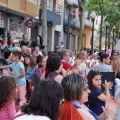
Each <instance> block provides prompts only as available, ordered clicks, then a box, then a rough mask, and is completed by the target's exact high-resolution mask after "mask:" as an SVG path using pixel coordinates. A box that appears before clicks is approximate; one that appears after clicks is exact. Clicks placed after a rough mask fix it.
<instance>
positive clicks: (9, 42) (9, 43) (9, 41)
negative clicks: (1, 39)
mask: <svg viewBox="0 0 120 120" xmlns="http://www.w3.org/2000/svg"><path fill="white" fill-rule="evenodd" d="M11 38H12V36H9V37H8V41H7V44H8V46H10V45H11ZM14 46H15V44H14V43H12V47H14Z"/></svg>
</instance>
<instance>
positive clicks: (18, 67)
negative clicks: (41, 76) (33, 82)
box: [9, 62, 26, 86]
mask: <svg viewBox="0 0 120 120" xmlns="http://www.w3.org/2000/svg"><path fill="white" fill-rule="evenodd" d="M9 66H10V68H11V69H12V70H13V72H14V75H15V77H18V76H19V75H20V74H21V70H24V65H23V63H22V62H18V63H16V62H13V63H12V64H10V65H9ZM25 84H26V80H25V76H23V77H22V78H19V79H18V86H23V85H25Z"/></svg>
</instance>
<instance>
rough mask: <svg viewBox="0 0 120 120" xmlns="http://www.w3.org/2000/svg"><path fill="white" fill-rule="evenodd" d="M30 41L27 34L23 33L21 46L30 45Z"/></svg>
mask: <svg viewBox="0 0 120 120" xmlns="http://www.w3.org/2000/svg"><path fill="white" fill-rule="evenodd" d="M28 43H29V42H28V41H27V35H26V34H23V36H22V41H21V42H20V47H21V46H28Z"/></svg>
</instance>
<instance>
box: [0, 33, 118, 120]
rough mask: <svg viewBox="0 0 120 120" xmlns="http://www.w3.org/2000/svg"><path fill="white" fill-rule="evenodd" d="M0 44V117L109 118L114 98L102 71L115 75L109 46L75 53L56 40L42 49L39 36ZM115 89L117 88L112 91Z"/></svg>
mask: <svg viewBox="0 0 120 120" xmlns="http://www.w3.org/2000/svg"><path fill="white" fill-rule="evenodd" d="M0 43H1V44H0V50H1V54H0V120H13V119H14V120H26V119H29V120H38V119H39V120H113V119H114V115H115V112H116V109H117V107H118V105H119V101H118V100H117V99H116V98H115V97H112V95H111V93H110V90H111V89H113V86H114V83H113V82H112V81H108V80H104V83H103V81H102V72H107V73H108V72H114V73H115V78H117V80H118V79H120V57H119V55H117V54H116V51H115V50H113V51H112V53H111V54H110V53H107V52H104V51H102V52H99V53H98V52H95V51H94V53H92V52H91V51H89V50H87V49H85V48H84V49H81V50H80V51H79V52H76V51H75V50H66V49H65V46H64V43H63V42H61V46H59V45H57V46H55V50H54V51H49V52H47V49H46V48H45V47H44V45H43V40H42V37H41V36H39V35H37V36H36V38H35V40H33V41H27V35H26V34H24V35H23V36H22V40H21V41H20V42H19V43H18V44H17V45H16V44H14V41H13V37H12V36H10V37H8V38H6V39H5V40H0ZM118 82H119V80H118ZM103 87H104V89H103ZM119 92H120V90H119V87H118V89H117V91H115V95H116V96H117V95H118V94H119Z"/></svg>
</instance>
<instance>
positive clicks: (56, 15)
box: [39, 6, 61, 25]
mask: <svg viewBox="0 0 120 120" xmlns="http://www.w3.org/2000/svg"><path fill="white" fill-rule="evenodd" d="M59 8H61V6H59ZM39 16H40V21H41V16H42V9H40V12H39ZM47 21H48V23H51V24H52V25H60V24H61V9H59V10H55V9H54V8H53V7H50V6H47Z"/></svg>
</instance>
